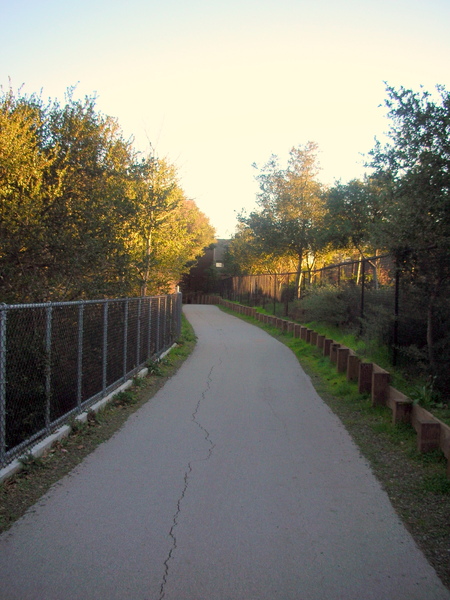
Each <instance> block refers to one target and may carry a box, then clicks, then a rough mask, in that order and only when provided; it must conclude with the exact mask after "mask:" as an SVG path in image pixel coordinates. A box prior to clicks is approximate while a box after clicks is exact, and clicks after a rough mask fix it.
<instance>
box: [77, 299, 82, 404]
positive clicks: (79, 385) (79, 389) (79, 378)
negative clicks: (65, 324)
mask: <svg viewBox="0 0 450 600" xmlns="http://www.w3.org/2000/svg"><path fill="white" fill-rule="evenodd" d="M83 333H84V302H82V303H81V304H80V306H79V307H78V365H77V407H78V412H81V403H82V400H83V339H84V335H83Z"/></svg>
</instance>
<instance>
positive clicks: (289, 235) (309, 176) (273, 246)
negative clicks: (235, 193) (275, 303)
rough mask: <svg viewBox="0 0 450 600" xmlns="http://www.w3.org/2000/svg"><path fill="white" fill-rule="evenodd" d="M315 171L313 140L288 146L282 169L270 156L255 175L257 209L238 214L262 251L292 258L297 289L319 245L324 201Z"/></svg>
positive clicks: (315, 148)
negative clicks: (288, 151) (284, 167)
mask: <svg viewBox="0 0 450 600" xmlns="http://www.w3.org/2000/svg"><path fill="white" fill-rule="evenodd" d="M317 174H318V167H317V145H316V144H315V143H313V142H308V143H307V144H306V145H305V146H298V147H297V148H295V147H294V148H292V149H291V151H290V153H289V160H288V164H287V168H286V169H284V170H283V169H281V168H280V167H279V164H278V158H277V157H276V156H273V157H272V158H271V159H270V161H269V162H268V163H267V164H266V165H265V166H264V167H263V169H262V171H261V172H260V173H259V175H258V176H257V180H258V181H259V186H260V190H261V191H260V193H259V195H258V205H259V210H258V211H255V212H252V213H251V214H250V215H249V216H248V217H244V216H241V221H242V222H243V223H244V224H245V225H247V227H249V228H250V230H251V231H252V232H253V235H254V236H255V239H256V240H258V242H259V243H260V245H261V248H262V249H263V250H264V251H265V252H267V253H268V254H271V255H273V256H284V257H290V258H295V260H296V268H295V270H296V273H297V275H296V287H297V289H298V288H299V284H300V278H301V273H302V268H303V264H304V261H305V259H306V257H307V255H308V254H309V253H313V252H314V251H316V250H318V248H319V237H318V231H319V226H320V223H321V221H322V219H323V215H324V202H323V198H322V186H321V184H320V183H319V182H318V180H317Z"/></svg>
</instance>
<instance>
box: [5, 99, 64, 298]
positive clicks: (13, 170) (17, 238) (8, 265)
mask: <svg viewBox="0 0 450 600" xmlns="http://www.w3.org/2000/svg"><path fill="white" fill-rule="evenodd" d="M45 110H46V107H44V106H43V104H42V102H41V100H40V99H39V98H37V97H35V96H31V97H21V98H16V97H15V95H14V93H13V91H12V90H11V89H10V90H8V91H7V92H6V93H4V94H3V97H2V99H1V102H0V289H2V296H3V298H2V299H3V300H4V301H14V299H15V298H16V297H17V296H20V297H22V298H23V300H24V301H27V300H28V301H31V300H33V298H34V297H35V290H36V288H37V287H39V286H40V276H41V270H42V269H41V266H42V264H46V260H47V252H46V247H45V227H44V225H43V223H42V213H43V211H44V208H45V204H46V202H47V201H48V196H49V193H50V194H51V192H52V191H51V190H47V189H46V177H47V175H48V173H49V169H50V168H51V167H52V165H53V163H54V160H55V152H54V150H53V149H50V150H47V149H46V148H44V147H43V145H42V143H41V137H42V131H43V128H44V122H45Z"/></svg>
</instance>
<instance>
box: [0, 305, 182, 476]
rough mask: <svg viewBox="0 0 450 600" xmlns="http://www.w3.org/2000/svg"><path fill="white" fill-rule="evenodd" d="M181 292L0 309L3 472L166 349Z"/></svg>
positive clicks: (177, 320) (177, 328)
mask: <svg viewBox="0 0 450 600" xmlns="http://www.w3.org/2000/svg"><path fill="white" fill-rule="evenodd" d="M181 306H182V299H181V294H173V295H168V296H155V297H148V296H147V297H142V298H121V299H116V300H90V301H80V302H49V303H46V304H17V305H5V304H3V305H0V467H3V466H5V465H6V464H8V463H9V462H11V460H13V459H14V458H16V457H18V456H20V455H21V454H23V453H24V451H26V450H27V449H28V448H30V446H31V445H32V444H33V443H35V442H36V440H38V439H40V438H42V437H44V436H45V435H48V434H49V433H51V432H52V430H53V429H55V428H56V427H58V426H60V425H61V424H62V423H64V422H67V421H68V420H69V419H70V418H71V417H72V416H73V415H76V414H79V413H81V412H83V411H84V410H86V408H88V407H89V406H90V405H92V404H93V403H94V402H96V401H97V400H99V399H100V398H102V397H104V396H106V395H107V394H108V393H110V392H111V391H112V390H114V389H115V388H117V387H118V386H120V385H121V384H122V383H124V382H125V381H126V380H127V379H129V378H130V377H131V376H133V375H134V374H136V373H137V372H138V371H139V369H140V368H142V367H143V366H144V365H145V363H146V362H147V361H148V360H150V359H153V358H156V357H158V356H159V355H161V354H162V353H163V352H164V351H165V350H167V349H168V348H170V346H172V344H173V343H174V342H175V340H176V339H177V338H178V337H179V335H180V332H181Z"/></svg>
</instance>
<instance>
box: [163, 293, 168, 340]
mask: <svg viewBox="0 0 450 600" xmlns="http://www.w3.org/2000/svg"><path fill="white" fill-rule="evenodd" d="M166 346H167V296H164V314H163V351H164V350H165V349H166Z"/></svg>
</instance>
